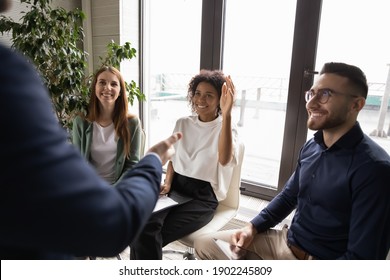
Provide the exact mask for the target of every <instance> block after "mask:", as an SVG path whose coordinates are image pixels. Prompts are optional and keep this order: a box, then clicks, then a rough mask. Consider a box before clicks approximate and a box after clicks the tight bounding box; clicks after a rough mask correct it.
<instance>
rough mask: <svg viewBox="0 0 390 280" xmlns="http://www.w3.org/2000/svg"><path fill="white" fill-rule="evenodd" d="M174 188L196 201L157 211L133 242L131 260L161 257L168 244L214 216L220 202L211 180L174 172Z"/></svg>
mask: <svg viewBox="0 0 390 280" xmlns="http://www.w3.org/2000/svg"><path fill="white" fill-rule="evenodd" d="M171 190H175V191H176V192H179V193H183V194H185V195H187V196H190V197H192V198H193V200H190V201H189V202H186V203H184V204H180V205H177V206H174V207H171V208H167V209H164V210H162V211H159V212H157V213H153V214H152V216H151V217H150V219H149V221H148V222H147V224H146V225H145V227H144V229H143V231H142V232H141V234H140V235H139V237H138V238H137V239H136V240H135V241H133V243H132V244H130V259H132V260H161V259H162V248H163V247H164V246H165V245H167V244H169V243H171V242H173V241H175V240H177V239H179V238H182V237H184V236H186V235H188V234H190V233H192V232H194V231H196V230H198V229H200V228H201V227H203V226H205V225H206V224H207V223H208V222H210V221H211V219H212V218H213V216H214V212H215V209H216V208H217V206H218V201H217V199H216V197H215V194H214V191H213V189H212V187H211V185H210V183H209V182H206V181H202V180H198V179H194V178H189V177H186V176H182V175H180V174H178V173H174V177H173V180H172V186H171Z"/></svg>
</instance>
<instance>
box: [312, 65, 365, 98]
mask: <svg viewBox="0 0 390 280" xmlns="http://www.w3.org/2000/svg"><path fill="white" fill-rule="evenodd" d="M325 73H330V74H336V75H339V76H342V77H345V78H347V79H349V80H350V82H351V83H352V84H353V85H354V86H356V88H357V90H358V91H359V92H360V94H361V95H362V96H363V97H364V98H367V93H368V85H367V78H366V75H365V74H364V72H363V71H362V70H361V69H360V68H359V67H357V66H354V65H349V64H346V63H342V62H328V63H325V64H324V66H323V67H322V69H321V72H320V75H321V74H325Z"/></svg>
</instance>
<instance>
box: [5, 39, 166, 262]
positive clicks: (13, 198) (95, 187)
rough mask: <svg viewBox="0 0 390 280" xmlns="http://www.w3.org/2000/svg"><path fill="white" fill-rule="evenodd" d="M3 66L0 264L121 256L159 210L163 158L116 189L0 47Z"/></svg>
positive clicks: (34, 79)
mask: <svg viewBox="0 0 390 280" xmlns="http://www.w3.org/2000/svg"><path fill="white" fill-rule="evenodd" d="M0 65H1V67H0V129H1V130H2V131H1V136H0V159H1V163H2V166H3V167H1V168H0V258H1V259H47V258H54V259H61V258H72V256H74V255H79V256H86V255H93V256H106V257H107V256H114V255H115V254H118V253H119V252H121V251H122V250H123V249H125V248H126V246H128V245H129V244H130V243H131V241H133V240H134V238H135V237H136V236H137V234H138V233H139V232H140V230H141V229H142V228H143V226H144V224H145V222H146V221H147V219H148V218H149V216H150V214H151V213H152V211H153V208H154V206H155V203H156V200H157V197H158V193H159V188H160V182H161V173H162V166H161V162H160V159H159V158H158V157H157V156H155V155H146V156H145V157H144V158H143V159H142V160H141V161H140V162H139V163H138V164H137V165H136V166H135V167H134V169H132V170H131V171H129V172H128V173H127V174H126V175H125V177H124V179H123V180H122V182H121V183H120V184H118V185H117V187H115V188H114V187H111V186H110V185H108V184H107V183H106V182H105V181H103V180H102V179H100V177H99V176H98V175H97V174H96V172H95V170H94V169H93V168H92V167H90V166H89V165H88V164H87V162H86V160H85V159H84V158H83V157H82V156H81V155H80V153H79V151H77V150H76V149H75V148H74V147H73V146H72V145H71V144H69V143H68V141H67V136H66V133H65V131H64V130H63V129H62V128H61V127H60V125H59V124H58V122H57V120H56V118H55V116H54V113H53V110H52V105H51V102H50V99H49V97H48V93H47V91H46V89H45V87H44V86H43V84H42V82H41V79H40V78H39V77H38V75H37V74H36V71H35V70H34V69H33V67H32V66H31V65H30V64H29V63H27V62H26V59H25V58H24V57H22V56H19V55H17V54H15V53H13V52H12V51H10V50H9V49H7V48H4V47H2V46H0Z"/></svg>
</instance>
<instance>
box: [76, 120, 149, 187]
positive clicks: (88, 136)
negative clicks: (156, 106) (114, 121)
mask: <svg viewBox="0 0 390 280" xmlns="http://www.w3.org/2000/svg"><path fill="white" fill-rule="evenodd" d="M128 125H129V129H130V135H131V140H130V156H129V158H126V157H125V155H124V145H123V140H122V139H120V138H119V139H118V144H117V153H116V160H115V167H114V168H115V181H114V184H115V183H117V182H118V181H119V180H120V179H121V177H122V176H123V175H124V173H125V171H126V170H128V169H131V168H133V166H134V165H135V164H136V163H137V162H138V161H139V160H140V158H141V156H142V155H141V151H142V147H141V145H142V143H141V140H142V139H141V137H142V133H143V132H142V127H141V123H140V121H139V119H138V118H137V117H133V118H129V119H128ZM92 131H93V124H92V123H91V122H89V121H87V120H85V119H83V118H82V117H80V116H77V117H76V118H75V119H74V121H73V129H72V143H73V145H75V146H76V147H77V148H78V149H79V150H80V152H81V154H82V155H83V156H84V157H85V158H86V159H87V160H88V161H90V155H91V143H92Z"/></svg>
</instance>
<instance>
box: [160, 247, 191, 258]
mask: <svg viewBox="0 0 390 280" xmlns="http://www.w3.org/2000/svg"><path fill="white" fill-rule="evenodd" d="M163 254H181V255H183V260H196V259H197V258H196V256H195V249H194V248H192V247H187V249H186V250H185V251H182V250H163Z"/></svg>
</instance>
